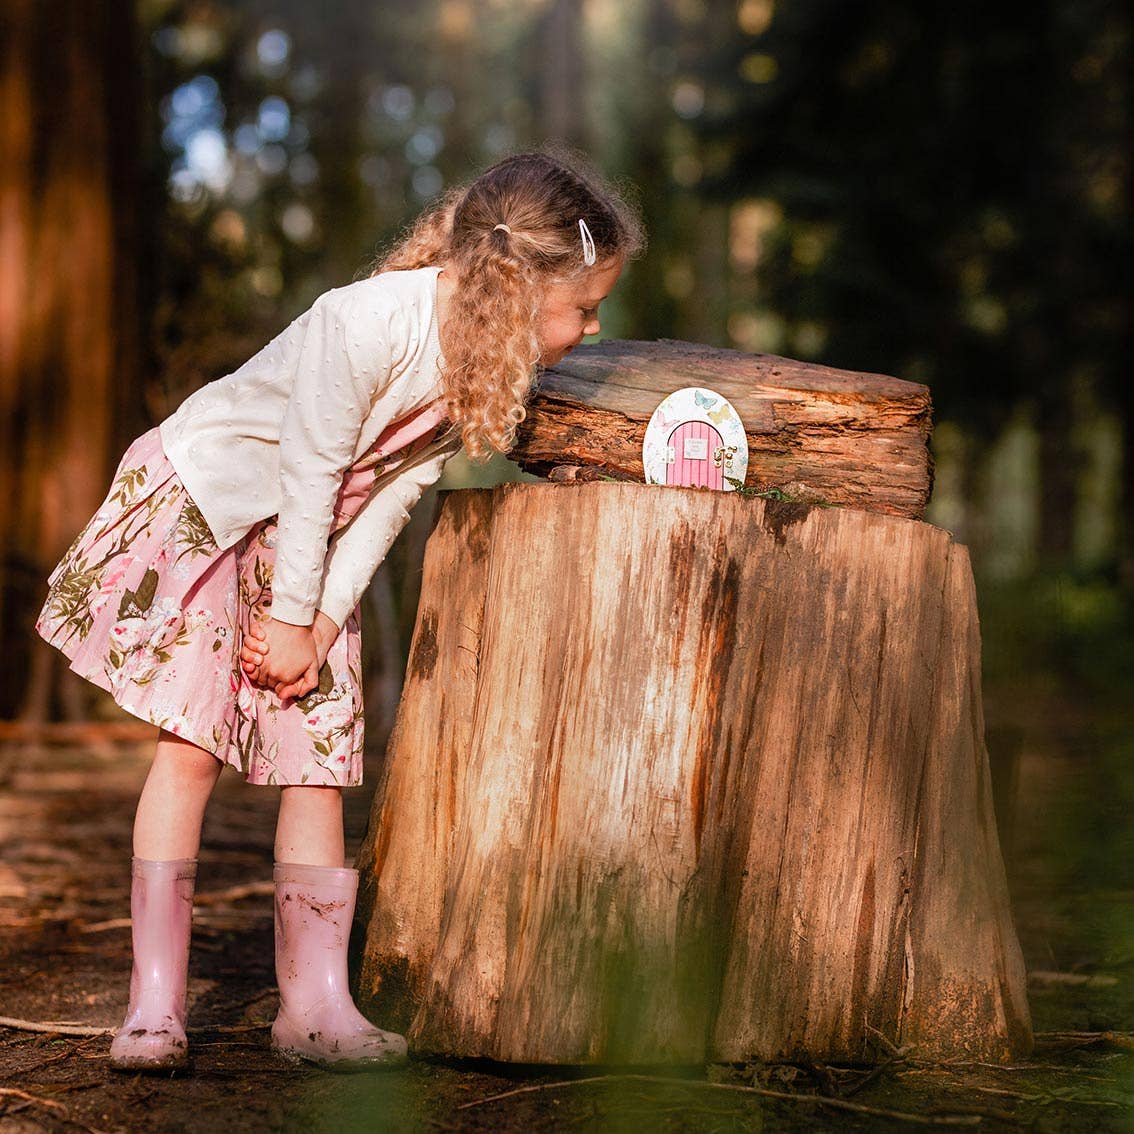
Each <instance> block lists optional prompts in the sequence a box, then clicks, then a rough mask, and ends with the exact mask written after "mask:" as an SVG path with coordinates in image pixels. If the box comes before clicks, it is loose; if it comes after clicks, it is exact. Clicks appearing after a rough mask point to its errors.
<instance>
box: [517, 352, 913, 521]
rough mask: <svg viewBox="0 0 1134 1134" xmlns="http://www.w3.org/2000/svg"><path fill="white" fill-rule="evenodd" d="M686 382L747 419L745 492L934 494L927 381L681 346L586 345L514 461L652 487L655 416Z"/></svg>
mask: <svg viewBox="0 0 1134 1134" xmlns="http://www.w3.org/2000/svg"><path fill="white" fill-rule="evenodd" d="M683 386H704V387H707V388H709V389H712V390H715V391H717V392H718V393H721V394H723V395H724V396H725V397H726V398H728V400H729V401H730V402H731V403H732V405H733V407H734V408H735V409H736V411H737V413H738V414H740V417H741V420H742V421H743V422H744V428H745V433H746V434H747V437H748V450H749V459H748V475H747V477H746V479H745V486H746V487H748V488H753V489H756V490H767V489H773V488H776V489H780V490H781V491H783V492H784V493H785V494H786V495H787V496H789V497H795V498H800V499H803V500H806V501H809V502H818V501H824V502H826V503H829V504H838V505H842V506H845V507H851V508H858V509H861V510H863V511H868V512H882V513H885V514H888V515H895V516H907V517H910V518H912V519H922V518H923V517H924V515H925V509H926V505H927V504H928V502H929V494H930V490H931V487H932V460H931V457H930V454H929V448H928V440H929V433H930V428H931V421H932V402H931V399H930V394H929V389H928V388H927V387H926V386H922V385H919V384H918V383H916V382H906V381H903V380H901V379H899V378H891V377H888V376H886V375H883V374H862V373H858V372H856V371H852V370H836V369H833V368H832V367H828V366H817V365H814V364H812V363H807V362H797V361H795V360H794V359H790V358H780V357H778V356H777V355H771V354H744V353H742V352H741V351H735V350H722V349H718V348H714V347H708V346H703V345H701V344H698V343H686V342H679V341H676V340H672V339H661V340H659V341H657V342H637V341H632V340H621V339H611V340H608V341H606V342H602V343H597V344H594V345H588V346H581V347H578V348H576V349H575V350H574V351H572V352H571V354H570V356H569V357H568V358H567V359H565V360H564V361H563V362H561V363H559V364H558V365H557V366H556V367H555V368H554V369H551V370H548V371H546V372H545V373H544V374H543V376H542V377H541V380H540V384H539V387H538V389H537V390H536V392H535V394H534V395H533V398H532V401H531V403H530V405H529V408H528V416H527V419H526V420H525V421H524V422H523V423H522V424H521V426H520V429H519V432H518V436H517V443H516V447H515V448H514V449H513V451H512V453H511V454H510V455H511V457H512V459H513V460H514V461H516V462H517V463H518V464H519V465H521V466H522V467H523V468H525V469H527V470H528V471H529V472H534V473H538V474H540V475H547V474H548V473H549V472H550V471H551V469H553V468H554V467H556V466H561V465H582V466H598V467H600V468H602V469H605V470H606V471H608V472H609V473H611V474H612V475H614V476H615V477H616V478H618V479H622V478H626V477H629V478H630V479H634V480H638V481H644V480H645V470H644V469H643V466H642V441H643V438H644V436H645V432H646V426H647V424H648V423H649V420H650V416H651V414H652V413H653V412H654V410H655V409H656V408H657V405H658V403H659V402H661V400H662V399H663V398H664V397H665V396H666V395H667V394H670V393H672V392H673V391H674V390H676V389H680V388H681V387H683Z"/></svg>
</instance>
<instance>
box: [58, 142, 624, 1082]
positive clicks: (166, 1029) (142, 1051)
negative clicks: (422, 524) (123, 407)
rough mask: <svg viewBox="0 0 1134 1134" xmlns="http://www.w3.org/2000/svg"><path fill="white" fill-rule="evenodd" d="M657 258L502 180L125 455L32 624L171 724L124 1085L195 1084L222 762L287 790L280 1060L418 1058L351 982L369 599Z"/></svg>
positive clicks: (135, 912) (561, 185)
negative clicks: (623, 289) (181, 1079)
mask: <svg viewBox="0 0 1134 1134" xmlns="http://www.w3.org/2000/svg"><path fill="white" fill-rule="evenodd" d="M642 243H643V238H642V233H641V229H640V226H639V224H638V221H637V219H636V217H635V216H634V213H633V211H632V210H631V209H630V208H628V207H627V205H626V204H625V203H624V202H623V201H621V200H620V199H619V198H618V196H617V195H615V194H614V193H613V192H612V191H611V190H609V189H608V188H606V187H605V186H603V184H602V183H601V182H600V181H599V179H598V178H596V177H594V176H593V175H591V174H590V173H587V172H583V171H581V170H579V169H573V168H570V167H569V166H568V165H567V164H565V163H564V162H562V161H560V160H557V159H555V158H552V157H550V156H548V155H545V154H538V153H537V154H521V155H518V156H515V157H511V158H508V159H506V160H504V161H502V162H500V163H499V164H497V165H495V166H493V167H492V168H491V169H489V170H488V171H487V172H486V173H484V174H482V175H481V176H480V177H479V178H477V180H476V181H474V182H473V183H472V184H471V185H469V186H468V187H467V188H464V189H457V190H453V191H450V192H449V193H447V194H446V195H445V196H444V197H443V198H442V199H441V200H440V202H439V203H438V204H437V205H436V206H435V207H433V208H431V209H429V210H427V211H426V213H424V214H423V215H422V217H421V218H420V219H419V221H418V222H417V224H416V226H415V227H414V228H413V230H412V231H411V232H410V234H409V236H408V237H407V238H406V239H404V240H403V242H402V243H401V244H399V245H398V246H397V247H395V248H394V249H393V251H392V252H390V253H389V254H388V255H387V256H386V257H385V259H384V260H383V261H382V262H381V263H380V264H379V266H378V268H377V269H376V271H375V272H374V274H373V275H372V276H370V277H369V278H368V279H363V280H360V281H359V282H357V283H353V284H350V285H348V286H346V287H342V288H337V289H335V290H333V291H329V292H327V293H326V294H325V295H323V296H321V297H320V298H319V299H318V300H317V301H316V302H315V304H314V305H313V306H312V308H311V309H310V310H309V311H308V312H306V313H305V314H304V315H302V316H300V317H299V319H297V320H296V321H295V322H294V323H293V324H292V325H291V326H290V327H288V328H287V329H286V330H285V331H283V333H282V334H280V335H279V336H278V337H277V338H276V339H274V340H273V341H272V342H271V343H269V344H268V345H267V346H266V347H264V349H263V350H261V351H260V352H259V353H258V354H257V355H255V356H254V357H253V358H252V359H250V360H249V361H248V362H247V363H245V364H244V365H243V366H242V367H240V369H238V370H237V371H235V372H234V373H233V374H230V375H228V376H227V377H225V378H221V379H219V380H218V381H216V382H213V383H211V384H209V385H207V386H205V387H203V388H202V389H200V390H198V391H197V392H196V393H195V394H193V395H192V396H191V397H190V398H188V399H187V400H186V401H185V402H184V403H183V404H182V406H181V407H180V408H179V409H178V410H177V412H176V413H174V414H173V415H172V416H171V417H169V418H167V419H166V420H165V421H164V422H162V424H161V425H160V426H158V427H157V428H155V429H153V430H151V431H150V432H148V433H146V434H144V435H143V436H142V437H140V438H138V439H137V440H136V441H135V442H134V443H133V444H132V445H131V446H130V447H129V449H128V450H127V451H126V454H125V456H124V457H123V459H122V462H121V464H120V466H119V468H118V471H117V474H116V476H115V479H114V481H113V484H112V485H111V489H110V493H109V495H108V496H107V499H106V501H105V502H104V503H103V505H102V507H101V508H100V509H99V510H98V512H97V513H96V514H95V516H94V518H93V519H92V520H91V521H90V522H89V523H88V525H87V526H86V528H85V529H84V530H83V531H82V532H81V533H80V534H79V536H78V538H77V539H76V540H75V543H74V544H73V546H72V547H71V549H70V550H69V551H68V552H67V555H66V556H65V557H64V559H63V561H62V562H61V563H60V564H59V566H58V567H57V568H56V569H55V571H54V572H53V573H52V575H51V577H50V580H49V583H50V591H49V593H48V597H47V602H46V604H45V606H44V608H43V611H42V613H41V615H40V618H39V621H38V623H37V628H38V630H39V632H40V634H41V635H42V636H43V637H44V638H45V639H46V640H47V641H48V642H50V643H52V644H53V645H55V646H57V647H58V648H59V649H60V650H62V651H63V652H64V654H66V656H67V657H68V659H69V660H70V663H71V668H72V669H74V670H75V671H76V672H77V673H79V674H80V675H82V676H83V677H85V678H87V679H88V680H90V681H93V682H94V683H95V684H97V685H99V686H101V687H102V688H104V689H106V690H108V691H109V692H110V693H111V694H112V696H113V697H114V699H115V700H116V701H117V702H118V704H119V705H121V706H122V707H123V708H124V709H126V710H127V711H128V712H130V713H133V714H135V715H136V716H139V717H141V718H142V719H144V720H149V721H152V722H153V723H154V724H156V725H158V726H159V728H160V732H159V738H158V743H157V752H156V755H155V757H154V761H153V765H152V767H151V768H150V772H149V775H148V777H147V779H146V783H145V786H144V788H143V789H142V794H141V798H140V800H139V802H138V810H137V815H136V817H135V821H134V844H133V851H134V858H133V870H132V874H133V878H132V887H131V899H130V908H131V916H132V922H133V949H134V956H133V972H132V976H131V981H130V1005H129V1009H128V1011H127V1015H126V1020H125V1023H124V1024H123V1025H122V1027H121V1029H119V1031H118V1033H117V1035H116V1036H115V1039H114V1041H113V1043H112V1044H111V1065H112V1066H113V1067H116V1068H119V1069H129V1070H169V1069H172V1068H181V1067H184V1066H186V1065H187V1062H188V1047H187V1043H186V1038H185V992H186V973H187V966H188V955H189V937H190V917H191V912H192V902H193V888H194V883H195V878H196V872H197V854H198V850H199V847H200V838H201V822H202V819H203V817H204V811H205V805H206V803H207V801H208V798H209V795H210V793H211V791H212V789H213V786H214V784H215V783H216V780H217V777H218V776H219V774H220V771H221V769H222V768H223V767H224V765H225V764H231V765H233V766H234V767H236V768H239V770H240V771H241V773H243V775H244V776H245V778H246V779H247V780H248V782H249V783H254V784H275V785H277V786H278V787H279V788H280V789H281V791H280V809H279V818H278V822H277V827H276V840H275V858H276V866H275V886H276V896H275V934H276V977H277V981H278V983H279V990H280V1009H279V1014H278V1015H277V1017H276V1020H275V1022H274V1024H273V1026H272V1045H273V1047H274V1048H275V1050H277V1051H279V1052H280V1053H281V1054H282V1055H285V1056H287V1057H289V1058H292V1059H306V1060H309V1061H311V1062H314V1063H317V1064H322V1065H331V1064H334V1065H336V1066H356V1065H361V1066H368V1065H371V1064H376V1063H388V1062H395V1061H397V1060H399V1059H401V1058H403V1057H404V1055H405V1051H406V1044H405V1040H404V1039H403V1038H402V1037H401V1036H399V1035H395V1034H393V1033H391V1032H384V1031H381V1030H380V1029H378V1028H376V1027H374V1026H373V1025H372V1024H370V1023H369V1021H367V1020H366V1019H365V1018H364V1017H363V1016H362V1015H361V1014H360V1013H359V1011H358V1010H357V1008H356V1007H355V1005H354V1002H353V1000H352V999H351V996H350V992H349V990H348V987H347V973H346V948H347V938H348V936H349V932H350V926H351V918H352V915H353V912H354V900H355V891H356V889H357V885H358V873H357V871H355V870H350V869H344V862H343V859H344V840H343V823H342V798H341V789H342V788H343V787H352V786H356V785H358V784H360V783H361V781H362V695H361V688H362V683H361V675H360V673H359V664H360V639H359V612H358V609H357V606H358V601H359V598H360V596H361V595H362V592H363V591H364V590H365V588H366V586H367V584H368V583H369V581H370V578H371V576H372V575H373V573H374V571H375V569H376V568H377V566H378V564H379V563H380V562H381V561H382V559H383V557H384V556H385V555H386V552H387V550H388V549H389V547H390V544H391V543H392V542H393V540H394V537H395V536H396V534H397V532H398V531H399V530H400V529H401V527H402V526H403V525H404V523H405V522H406V520H407V519H408V518H409V510H410V509H411V508H412V507H413V506H414V504H415V503H417V501H418V499H419V498H420V496H421V494H422V492H423V490H424V489H425V487H426V486H428V485H429V484H431V483H432V482H433V481H434V480H436V479H437V477H438V476H439V475H440V473H441V469H442V467H443V465H444V463H445V461H446V460H447V459H448V458H449V457H450V456H452V455H453V453H455V452H456V451H457V450H458V448H459V447H460V446H461V444H462V443H463V444H464V447H465V449H466V451H467V452H468V453H469V455H470V456H471V457H472V458H473V459H477V460H479V459H482V458H484V457H486V456H488V455H490V454H491V453H492V452H493V451H500V452H506V451H507V450H508V449H509V448H510V447H511V445H512V443H513V440H514V435H515V430H516V426H517V425H518V423H519V422H521V421H522V420H523V419H524V416H525V411H524V404H525V400H526V399H527V397H528V395H529V392H530V390H531V388H532V384H533V379H534V377H535V375H536V373H537V372H538V367H539V366H551V365H553V364H555V363H556V362H558V361H559V360H560V359H562V358H563V356H564V355H565V354H567V352H568V351H570V350H571V349H572V348H573V347H575V346H576V345H577V344H578V343H579V341H580V340H581V339H582V338H583V336H584V335H593V334H597V333H598V330H599V321H598V307H599V304H600V303H601V302H602V300H603V299H604V298H605V297H606V296H607V295H608V294H609V292H610V291H611V289H612V288H613V287H614V285H615V282H616V281H617V279H618V276H619V273H620V272H621V270H622V267H623V264H624V263H625V262H626V260H627V259H628V258H630V257H633V256H635V255H637V254H638V252H639V251H640V250H641V247H642ZM254 628H255V629H254ZM246 638H247V645H246V648H245V651H244V658H245V661H244V664H243V665H241V663H240V660H239V659H240V656H241V649H242V645H244V644H245V639H246Z"/></svg>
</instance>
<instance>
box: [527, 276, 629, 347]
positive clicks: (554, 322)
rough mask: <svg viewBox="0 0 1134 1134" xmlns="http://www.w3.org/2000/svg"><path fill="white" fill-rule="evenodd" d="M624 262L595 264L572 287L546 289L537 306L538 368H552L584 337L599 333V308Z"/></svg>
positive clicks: (556, 285)
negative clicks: (538, 314)
mask: <svg viewBox="0 0 1134 1134" xmlns="http://www.w3.org/2000/svg"><path fill="white" fill-rule="evenodd" d="M624 262H625V261H623V260H621V259H618V260H608V261H606V262H605V263H604V264H596V265H595V267H593V268H592V269H591V270H590V271H589V272H587V274H586V275H585V276H582V277H581V278H580V279H579V280H577V281H576V282H574V283H557V284H551V285H549V286H548V288H547V290H546V291H545V292H544V293H543V303H542V304H541V306H540V321H539V345H540V357H539V361H540V365H541V366H554V365H555V364H556V363H557V362H561V361H562V360H563V358H564V357H565V356H566V355H567V354H568V353H570V351H572V350H574V349H575V347H577V346H578V345H579V343H580V342H581V341H582V339H583V336H584V335H597V334H598V333H599V329H600V327H599V318H598V309H599V304H600V303H602V301H603V300H604V299H605V298H606V297H607V296H608V295H609V294H610V293H611V292H612V291H613V290H614V285H615V284H616V283H617V282H618V277H619V276H620V275H621V274H622V266H623V264H624Z"/></svg>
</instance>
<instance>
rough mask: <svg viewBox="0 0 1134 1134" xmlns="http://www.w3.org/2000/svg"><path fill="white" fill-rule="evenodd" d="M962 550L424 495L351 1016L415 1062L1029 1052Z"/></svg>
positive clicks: (367, 862)
mask: <svg viewBox="0 0 1134 1134" xmlns="http://www.w3.org/2000/svg"><path fill="white" fill-rule="evenodd" d="M983 737H984V723H983V717H982V709H981V697H980V638H979V628H978V623H977V611H976V601H975V593H974V588H973V580H972V575H971V570H970V566H969V560H968V555H967V552H966V550H965V548H964V547H963V546H961V545H959V544H957V543H955V542H954V541H953V539H952V538H951V536H950V535H949V534H948V533H947V532H945V531H942V530H940V529H938V528H935V527H932V526H930V525H928V524H925V523H921V522H917V521H914V520H908V519H902V518H896V517H893V516H886V515H881V514H872V513H867V512H862V511H851V510H845V509H837V508H824V507H808V506H806V505H800V504H786V503H778V502H775V501H765V500H761V499H758V498H750V497H744V496H741V495H739V494H736V493H723V492H711V491H701V490H696V489H680V488H660V487H647V486H644V485H635V484H622V483H597V484H595V483H591V484H579V485H574V486H561V485H554V484H513V485H503V486H500V487H498V488H495V489H492V490H466V491H460V492H452V493H446V494H442V504H441V506H440V510H439V520H438V524H437V527H436V529H435V531H434V532H433V535H432V536H431V538H430V540H429V544H428V547H427V552H426V559H425V565H424V575H423V585H422V592H421V603H420V607H419V611H418V619H417V625H416V628H415V632H414V638H413V644H412V649H411V656H410V662H409V669H408V673H407V678H406V684H405V689H404V693H403V697H402V702H401V705H400V707H399V712H398V718H397V723H396V725H395V729H394V733H393V735H392V737H391V740H390V745H389V749H388V752H387V760H386V764H385V768H384V773H383V780H382V783H381V785H380V787H379V790H378V792H377V794H376V796H375V801H374V807H373V812H372V816H371V822H370V828H369V831H368V834H367V837H366V840H365V843H364V847H363V851H362V854H361V856H360V862H359V866H360V869H361V873H362V896H361V902H360V910H361V911H362V913H363V916H364V920H365V923H366V936H365V945H364V957H363V963H362V970H361V980H360V989H359V998H360V1001H361V1002H362V1003H363V1004H364V1005H365V1007H366V1008H367V1009H368V1010H369V1012H370V1013H371V1015H372V1016H373V1018H375V1019H377V1020H379V1021H380V1022H381V1023H382V1025H383V1026H384V1027H397V1028H399V1029H402V1030H407V1031H408V1035H409V1039H410V1043H411V1047H412V1048H414V1049H416V1050H417V1051H419V1052H432V1053H443V1054H445V1055H449V1056H467V1057H488V1058H491V1059H496V1060H509V1061H518V1062H525V1063H528V1062H532V1063H543V1062H548V1063H572V1064H578V1063H590V1062H605V1063H658V1062H664V1063H683V1064H684V1063H701V1062H704V1061H735V1060H750V1059H758V1060H807V1061H812V1062H822V1061H857V1060H861V1059H864V1058H869V1057H870V1056H871V1054H872V1053H874V1052H876V1051H877V1050H878V1049H877V1043H878V1040H877V1037H876V1034H875V1032H876V1031H877V1032H881V1033H882V1034H883V1035H885V1036H887V1037H888V1038H889V1039H890V1040H892V1041H893V1042H895V1043H901V1044H913V1045H914V1046H915V1048H916V1050H917V1052H918V1054H919V1055H923V1056H926V1057H936V1058H952V1057H957V1056H965V1057H969V1058H975V1059H981V1060H990V1061H1003V1060H1011V1059H1015V1058H1018V1057H1019V1056H1021V1055H1023V1054H1025V1053H1026V1052H1027V1051H1028V1050H1029V1049H1030V1046H1031V1028H1030V1022H1029V1014H1028V1006H1027V1001H1026V997H1025V974H1024V969H1023V963H1022V959H1021V954H1020V949H1019V945H1018V943H1017V939H1016V935H1015V931H1014V929H1013V926H1012V922H1011V917H1010V911H1009V905H1008V895H1007V890H1006V885H1005V878H1004V868H1003V863H1002V860H1001V856H1000V850H999V846H998V843H997V836H996V826H995V819H994V816H993V811H992V795H991V791H990V786H989V772H988V763H987V755H986V751H985V747H984V739H983Z"/></svg>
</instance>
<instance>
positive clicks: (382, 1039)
mask: <svg viewBox="0 0 1134 1134" xmlns="http://www.w3.org/2000/svg"><path fill="white" fill-rule="evenodd" d="M275 882H276V980H277V981H278V982H279V986H280V1010H279V1015H277V1016H276V1020H275V1023H274V1024H273V1025H272V1047H273V1048H274V1049H275V1050H276V1051H278V1052H279V1053H280V1054H281V1055H283V1056H285V1057H286V1058H288V1059H291V1060H292V1061H296V1060H300V1059H305V1060H307V1061H308V1062H310V1063H317V1064H319V1065H320V1066H322V1067H334V1068H335V1069H336V1070H356V1069H363V1068H370V1067H378V1066H384V1065H390V1066H393V1065H397V1064H400V1063H402V1062H404V1061H405V1058H406V1041H405V1038H404V1037H403V1036H400V1035H397V1034H396V1033H395V1032H384V1031H382V1030H381V1029H380V1028H376V1027H375V1026H374V1025H373V1024H372V1023H370V1021H369V1020H367V1019H366V1017H365V1016H363V1015H362V1013H361V1012H359V1010H358V1009H357V1008H356V1007H355V1005H354V1000H353V999H352V998H351V995H350V987H349V985H348V983H347V943H348V940H349V938H350V928H351V919H352V918H353V917H354V901H355V895H356V894H357V892H358V871H357V870H336V869H335V868H334V867H330V866H301V865H298V864H296V863H290V862H277V863H276V869H275Z"/></svg>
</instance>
